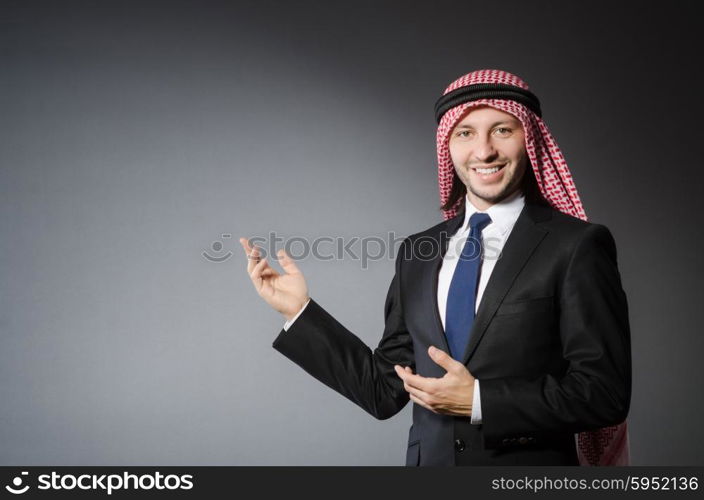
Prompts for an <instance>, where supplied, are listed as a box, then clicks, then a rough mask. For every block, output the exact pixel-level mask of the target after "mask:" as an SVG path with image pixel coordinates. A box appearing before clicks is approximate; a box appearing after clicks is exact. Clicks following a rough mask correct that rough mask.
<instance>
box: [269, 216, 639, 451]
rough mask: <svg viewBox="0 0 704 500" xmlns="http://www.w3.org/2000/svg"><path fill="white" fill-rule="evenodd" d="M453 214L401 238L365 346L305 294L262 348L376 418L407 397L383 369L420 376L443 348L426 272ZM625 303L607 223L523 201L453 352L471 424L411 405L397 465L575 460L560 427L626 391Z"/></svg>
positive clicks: (433, 271)
mask: <svg viewBox="0 0 704 500" xmlns="http://www.w3.org/2000/svg"><path fill="white" fill-rule="evenodd" d="M463 220H464V212H461V213H460V214H458V215H457V216H456V217H454V218H452V219H450V220H448V221H445V222H443V223H440V224H438V225H436V226H434V227H432V228H430V229H428V230H426V231H423V232H421V233H417V234H414V235H411V236H409V237H408V238H406V239H405V240H404V241H403V243H402V244H401V246H400V248H399V252H398V255H397V258H396V270H395V275H394V277H393V280H392V281H391V285H390V287H389V291H388V294H387V298H386V303H385V307H384V315H385V327H384V333H383V336H382V338H381V340H380V342H379V345H378V346H377V347H376V349H374V350H373V351H372V350H371V349H370V348H369V347H367V346H366V345H365V344H364V343H363V342H362V341H361V340H360V339H359V338H358V337H356V336H355V335H354V334H353V333H352V332H350V331H349V330H347V329H346V328H345V327H344V326H343V325H342V324H340V323H339V322H338V321H337V320H336V319H335V318H333V317H332V316H331V315H330V314H329V313H327V312H326V311H325V310H324V309H323V308H322V307H321V306H320V304H318V303H317V302H316V301H315V300H312V299H311V301H310V303H309V304H308V306H307V307H306V309H305V310H304V311H303V313H302V314H301V315H300V316H299V317H298V319H297V320H296V321H295V322H294V323H293V325H291V327H290V328H289V329H288V331H284V330H282V331H281V332H280V333H279V336H278V337H277V338H276V340H275V341H274V344H273V346H274V348H275V349H277V350H278V351H279V352H281V353H282V354H284V355H285V356H286V357H288V358H289V359H291V360H292V361H294V362H295V363H297V364H298V365H300V366H301V367H302V368H303V369H305V370H306V371H307V372H309V373H310V374H311V375H313V376H314V377H315V378H317V379H318V380H320V381H321V382H323V383H324V384H326V385H328V386H329V387H331V388H332V389H334V390H336V391H338V392H339V393H340V394H342V395H344V396H345V397H347V398H349V399H350V400H352V401H353V402H355V403H356V404H358V405H359V406H361V407H362V408H363V409H365V410H366V411H367V412H369V413H370V414H371V415H373V416H374V417H376V418H379V419H386V418H389V417H391V416H393V415H395V414H396V413H398V412H399V411H400V410H401V409H402V408H403V407H404V406H405V405H406V403H407V402H408V401H409V398H408V394H407V393H406V391H405V390H404V389H403V383H402V381H401V380H400V379H399V378H398V376H397V375H396V373H395V371H394V368H393V366H394V365H395V364H400V365H403V366H411V367H413V370H414V372H417V373H418V374H420V375H422V376H425V377H442V376H443V375H444V373H445V372H444V370H443V369H442V368H441V367H440V366H438V365H437V364H435V363H434V362H433V361H432V360H431V359H430V357H429V356H428V353H427V349H428V347H429V346H430V345H434V346H436V347H438V348H440V349H442V350H444V351H445V352H449V349H448V346H447V341H446V338H445V334H444V331H443V329H442V323H441V320H440V316H439V314H438V308H437V283H438V271H439V269H440V265H441V263H442V259H443V256H444V253H445V251H446V248H447V243H448V240H449V238H450V237H451V236H452V235H453V234H454V233H455V232H456V231H457V229H458V228H459V226H460V224H461V223H462V221H463ZM630 353H631V350H630V331H629V323H628V306H627V302H626V296H625V294H624V292H623V289H622V287H621V280H620V276H619V272H618V268H617V262H616V247H615V244H614V240H613V238H612V236H611V233H610V232H609V230H608V229H607V228H606V227H605V226H602V225H598V224H591V223H587V222H584V221H582V220H579V219H577V218H574V217H571V216H568V215H565V214H563V213H561V212H559V211H557V210H554V209H552V208H549V207H546V206H541V205H535V204H531V203H527V204H526V205H525V207H524V208H523V210H522V212H521V214H520V216H519V217H518V220H517V221H516V224H515V226H514V227H513V230H512V231H511V234H510V235H509V238H508V240H507V241H506V243H505V245H504V248H503V252H502V254H501V256H500V257H499V259H498V261H497V262H496V265H495V267H494V270H493V272H492V274H491V277H490V279H489V282H488V283H487V286H486V289H485V290H484V294H483V296H482V299H481V302H480V304H479V309H478V311H477V316H476V318H475V321H474V325H473V327H472V332H471V336H470V342H469V344H468V346H467V349H466V352H465V354H464V358H463V362H464V364H465V365H466V366H467V368H468V369H469V371H470V373H472V375H474V376H475V377H476V378H477V379H479V383H480V393H481V407H482V424H480V425H472V424H471V423H470V418H469V417H454V416H448V415H441V414H437V413H434V412H432V411H429V410H427V409H425V408H423V407H421V406H419V405H416V404H414V405H413V425H412V426H411V428H410V431H409V439H408V449H407V454H406V465H504V464H517V465H566V464H569V465H577V463H578V461H577V456H576V447H575V439H574V434H575V433H577V432H581V431H586V430H594V429H597V428H600V427H605V426H609V425H615V424H618V423H620V422H622V421H623V420H624V419H625V418H626V415H627V413H628V409H629V405H630V395H631V354H630Z"/></svg>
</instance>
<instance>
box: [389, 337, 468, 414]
mask: <svg viewBox="0 0 704 500" xmlns="http://www.w3.org/2000/svg"><path fill="white" fill-rule="evenodd" d="M428 354H429V355H430V359H432V360H433V361H434V362H435V363H437V364H438V365H440V366H441V367H443V368H444V369H445V371H446V372H447V373H446V374H445V375H444V376H443V377H442V378H432V377H421V376H420V375H415V374H414V373H413V370H411V369H410V368H409V367H405V368H402V367H401V366H399V365H395V366H394V369H395V370H396V374H397V375H398V376H399V377H400V378H401V380H403V388H404V389H406V391H408V394H409V395H410V397H411V401H413V402H414V403H416V404H419V405H421V406H422V407H424V408H426V409H428V410H430V411H432V412H433V413H441V414H443V415H454V416H463V417H469V416H471V415H472V399H473V397H474V377H473V376H472V374H471V373H469V370H467V367H466V366H464V365H463V364H462V363H460V362H459V361H456V360H454V359H452V358H451V357H450V356H449V355H448V354H447V353H446V352H444V351H441V350H440V349H437V348H435V347H433V346H430V348H428Z"/></svg>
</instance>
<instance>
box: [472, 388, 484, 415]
mask: <svg viewBox="0 0 704 500" xmlns="http://www.w3.org/2000/svg"><path fill="white" fill-rule="evenodd" d="M481 423H482V400H481V398H480V397H479V379H476V378H475V379H474V397H473V398H472V424H474V425H479V424H481Z"/></svg>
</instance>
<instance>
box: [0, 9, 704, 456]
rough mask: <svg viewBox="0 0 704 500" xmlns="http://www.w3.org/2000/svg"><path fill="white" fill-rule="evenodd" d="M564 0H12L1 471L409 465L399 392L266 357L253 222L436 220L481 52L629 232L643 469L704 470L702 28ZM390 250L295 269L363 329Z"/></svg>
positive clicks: (309, 225)
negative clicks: (342, 388)
mask: <svg viewBox="0 0 704 500" xmlns="http://www.w3.org/2000/svg"><path fill="white" fill-rule="evenodd" d="M564 4H567V2H497V3H490V2H475V1H464V2H447V1H440V2H438V1H433V2H425V3H420V4H419V5H414V4H411V3H408V2H318V3H309V2H295V3H293V2H266V1H256V2H214V1H207V2H203V1H198V2H195V1H193V2H182V1H172V2H161V3H159V2H99V1H93V2H88V1H86V2H47V3H38V2H32V1H14V2H12V1H11V2H8V1H3V2H2V3H1V5H2V8H1V10H0V137H1V139H0V144H1V146H0V193H1V194H0V286H1V288H0V298H1V300H0V465H20V464H22V465H155V464H158V465H400V464H402V463H403V461H404V456H405V447H406V439H407V432H408V427H409V426H410V423H411V414H410V405H409V406H407V407H406V408H405V409H404V410H403V411H402V412H401V413H400V414H399V415H397V416H395V417H394V418H392V419H390V420H387V421H376V420H374V419H373V418H372V417H371V416H369V415H367V414H366V413H364V411H362V410H361V409H359V408H358V407H356V406H355V405H354V404H352V403H351V402H349V401H347V400H346V399H344V398H343V397H342V396H339V395H338V394H336V393H334V392H333V391H331V390H330V389H328V388H327V387H325V386H323V385H322V384H320V383H319V382H317V381H315V380H314V379H312V378H311V377H309V376H308V375H307V374H306V373H305V372H303V371H302V370H301V369H300V368H298V367H297V366H295V365H294V364H293V363H291V362H290V361H288V360H287V359H286V358H284V357H283V356H281V355H280V354H279V353H277V352H276V351H275V350H274V349H272V347H271V343H272V342H273V340H274V338H275V337H276V336H277V334H278V333H279V331H280V329H281V327H282V325H283V318H282V317H281V316H280V315H279V314H278V313H276V312H274V311H273V310H271V309H270V308H269V307H268V306H267V305H266V304H265V303H264V302H263V301H261V300H260V299H259V297H258V296H257V294H256V292H255V291H254V289H253V287H252V284H251V282H250V281H249V278H248V276H247V274H246V272H245V265H246V264H245V260H244V257H243V254H242V250H241V248H240V246H239V243H238V242H237V238H238V237H239V236H249V237H254V236H263V237H266V236H267V235H269V234H270V232H274V233H275V234H276V235H277V236H278V237H280V238H284V239H289V238H293V237H301V238H308V239H309V240H310V239H313V238H317V237H323V236H329V237H340V238H344V239H345V241H349V239H350V238H353V237H355V236H356V237H360V238H361V237H381V238H384V237H386V236H387V235H388V234H389V233H394V234H396V235H397V236H398V237H399V238H402V237H404V236H407V235H409V234H411V233H414V232H417V231H420V230H422V229H424V228H427V227H429V226H431V225H434V224H436V223H437V222H439V221H440V220H441V219H442V218H441V214H440V212H439V210H438V205H439V200H438V192H437V177H436V175H437V174H436V164H435V122H434V120H433V113H432V108H433V104H434V102H435V100H436V99H437V97H438V96H439V95H440V94H441V92H442V90H443V89H444V88H445V86H446V85H447V84H448V83H449V82H451V81H452V80H454V79H455V78H456V77H458V76H460V75H462V74H464V73H467V72H469V71H471V70H473V69H479V68H501V69H505V70H508V71H510V72H513V73H515V74H517V75H519V76H521V77H522V78H524V79H525V80H526V81H527V82H528V84H529V85H531V88H532V89H533V91H534V92H535V93H536V94H537V95H538V96H539V97H540V98H541V101H542V103H543V111H544V117H545V120H546V123H547V124H548V126H549V127H550V129H551V131H552V132H553V134H554V135H555V136H556V138H557V140H558V143H559V145H560V147H561V148H562V150H563V152H564V154H565V156H566V158H567V161H568V164H569V165H570V168H571V171H572V174H573V176H574V178H575V182H576V184H577V188H578V189H579V192H580V195H581V197H582V200H583V202H584V205H585V208H586V210H587V214H588V215H589V216H590V220H592V221H594V222H599V223H602V224H605V225H607V226H608V227H609V228H610V229H611V231H612V233H613V234H614V237H615V238H616V242H617V245H618V250H619V262H620V269H621V274H622V278H623V283H624V288H625V290H626V292H627V294H628V298H629V305H630V318H631V328H632V342H633V370H634V385H633V398H632V405H631V413H630V417H629V423H630V436H631V453H632V462H633V463H634V464H635V465H702V464H704V452H703V451H702V448H701V446H699V443H701V442H702V441H704V429H703V428H702V426H701V425H700V422H701V421H702V420H703V419H704V408H703V402H702V396H701V394H702V393H701V388H700V387H699V386H700V381H701V379H702V375H703V373H702V363H701V362H700V357H701V353H702V352H703V349H702V348H703V347H704V340H703V339H702V335H701V327H700V326H699V324H698V316H699V315H698V312H699V310H700V308H701V305H700V304H701V300H702V293H701V288H700V287H699V283H698V282H699V279H700V277H701V276H702V261H701V258H700V253H701V250H702V245H701V229H700V226H701V216H700V205H701V202H700V199H699V197H700V195H701V188H702V173H701V169H702V161H701V147H700V143H701V121H702V105H701V99H699V98H698V97H697V94H696V92H698V89H699V88H701V85H702V75H701V72H700V70H699V67H698V66H699V64H698V63H697V62H696V61H698V60H699V57H698V56H699V54H700V51H701V43H700V42H699V40H698V33H699V29H698V27H697V26H696V25H695V19H696V16H695V15H694V13H693V12H690V11H689V10H690V9H693V7H685V6H684V5H683V6H678V3H677V2H675V3H670V4H668V7H667V10H663V9H661V8H657V7H648V6H646V5H644V4H642V3H635V2H634V3H632V4H628V3H621V4H615V5H614V4H611V3H598V2H596V3H595V2H588V3H586V2H581V3H576V2H575V3H571V2H570V3H569V5H564ZM228 234H230V235H232V236H231V237H230V238H228V237H227V236H226V235H228ZM223 235H225V236H223ZM399 241H400V240H399ZM220 245H221V246H220ZM280 246H281V245H279V247H280ZM204 252H205V253H207V252H209V253H208V255H210V256H214V257H217V258H219V259H221V260H222V261H221V262H215V261H213V260H209V259H208V258H206V257H205V256H204ZM228 252H232V254H229V253H228ZM228 255H229V256H228ZM394 255H395V254H393V255H387V256H386V258H382V259H377V260H374V261H371V262H369V263H368V265H367V266H366V268H363V266H362V263H361V262H360V261H359V260H355V259H352V258H345V259H341V260H339V259H334V260H328V261H323V260H320V259H315V258H312V257H308V258H305V259H301V260H300V261H299V267H300V268H301V269H302V271H303V272H304V274H305V276H306V279H307V282H308V285H309V289H310V294H311V296H313V297H314V298H316V300H318V301H319V302H320V303H321V304H322V305H323V306H324V307H325V308H326V309H327V310H328V311H330V312H331V313H332V314H333V315H335V316H336V317H337V318H338V319H339V320H340V321H341V322H342V323H343V324H345V326H347V327H348V328H349V329H350V330H351V331H353V332H355V333H356V334H357V335H358V336H359V337H360V338H362V339H363V340H364V341H365V342H366V343H367V345H370V346H371V347H374V346H376V344H377V342H378V340H379V338H380V336H381V332H382V330H383V301H384V298H385V296H386V291H387V289H388V285H389V282H390V280H391V278H392V276H393V256H394Z"/></svg>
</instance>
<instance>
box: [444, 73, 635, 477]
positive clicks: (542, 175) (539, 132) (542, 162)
mask: <svg viewBox="0 0 704 500" xmlns="http://www.w3.org/2000/svg"><path fill="white" fill-rule="evenodd" d="M477 83H502V84H507V85H514V86H517V87H521V88H523V89H526V90H530V89H529V88H528V85H527V84H526V83H525V82H524V81H523V80H521V79H520V78H518V77H517V76H515V75H512V74H511V73H507V72H505V71H501V70H496V69H482V70H478V71H473V72H471V73H468V74H466V75H464V76H462V77H460V78H458V79H457V80H455V81H454V82H452V83H451V84H450V85H449V86H448V87H447V88H446V89H445V92H443V95H445V94H447V93H448V92H451V91H453V90H455V89H458V88H460V87H464V86H467V85H473V84H477ZM477 106H491V107H493V108H496V109H499V110H501V111H504V112H506V113H510V114H512V115H513V116H515V117H516V118H518V119H519V120H520V121H521V123H522V124H523V130H524V135H525V143H526V151H527V153H528V158H529V159H530V164H531V166H532V169H533V174H535V178H536V180H537V182H538V188H539V189H540V192H541V193H542V195H543V197H544V198H545V199H546V200H547V201H548V203H550V205H552V206H553V207H554V208H556V209H557V210H559V211H561V212H563V213H566V214H569V215H572V216H573V217H577V218H580V219H582V220H585V221H586V220H587V215H586V213H585V212H584V208H583V207H582V202H581V201H580V199H579V195H578V194H577V189H576V188H575V186H574V182H573V181H572V175H571V174H570V171H569V169H568V168H567V163H566V162H565V158H564V157H563V156H562V152H561V151H560V148H559V147H558V145H557V142H556V141H555V139H554V138H553V136H552V134H550V131H549V130H548V127H547V125H545V122H543V120H542V118H540V117H539V116H537V115H536V114H535V113H534V112H533V111H531V110H530V109H528V108H527V107H526V106H524V105H523V104H520V103H518V102H516V101H513V100H508V99H478V100H476V101H471V102H466V103H463V104H460V105H458V106H455V107H454V108H451V109H450V110H448V111H447V112H446V113H445V114H444V115H443V116H442V119H441V120H440V123H439V125H438V131H437V153H438V184H439V187H440V201H441V203H442V204H443V205H444V204H445V203H446V202H447V200H448V198H449V196H450V190H451V188H452V179H453V176H454V170H455V167H454V165H453V164H452V158H451V157H450V149H449V146H448V139H449V136H450V133H451V132H452V129H453V128H454V127H455V126H456V125H457V123H458V122H459V121H460V120H461V119H462V118H464V117H465V116H466V114H467V113H468V112H469V111H468V110H469V109H470V108H474V107H477ZM463 203H464V200H463V199H460V200H459V201H458V203H457V204H456V205H455V206H453V207H452V208H450V209H449V210H445V211H444V214H443V215H444V217H445V219H446V220H447V219H450V218H452V217H454V216H455V215H457V212H458V211H459V209H460V208H461V206H462V204H463ZM575 438H576V441H577V454H578V456H579V461H580V464H581V465H628V464H629V462H630V459H629V446H628V427H627V422H625V421H624V422H623V423H621V424H619V425H616V426H612V427H605V428H603V429H599V430H596V431H591V432H582V433H579V434H577V435H576V436H575Z"/></svg>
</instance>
